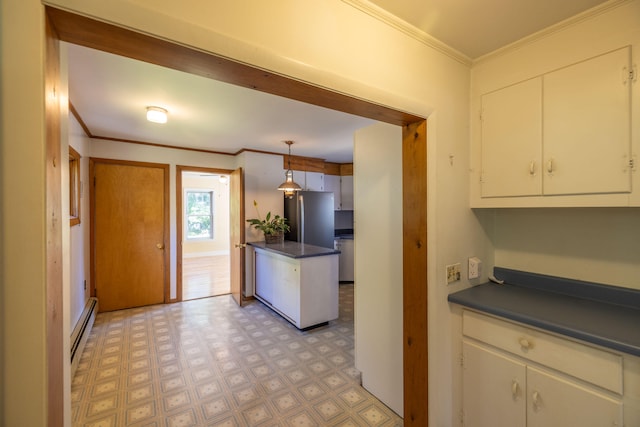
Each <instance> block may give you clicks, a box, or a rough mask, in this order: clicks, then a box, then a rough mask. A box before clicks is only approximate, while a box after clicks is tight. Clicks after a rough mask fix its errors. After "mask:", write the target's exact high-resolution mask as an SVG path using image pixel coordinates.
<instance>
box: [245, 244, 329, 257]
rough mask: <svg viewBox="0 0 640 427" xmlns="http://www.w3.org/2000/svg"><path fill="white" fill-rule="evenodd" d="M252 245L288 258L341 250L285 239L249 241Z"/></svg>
mask: <svg viewBox="0 0 640 427" xmlns="http://www.w3.org/2000/svg"><path fill="white" fill-rule="evenodd" d="M247 245H250V246H252V247H254V248H256V249H261V250H264V251H267V252H273V253H276V254H279V255H282V256H286V257H288V258H295V259H299V258H312V257H319V256H327V255H338V254H340V251H339V250H337V249H330V248H324V247H322V246H315V245H309V244H306V243H300V242H294V241H291V240H285V241H284V242H283V243H273V244H272V243H270V244H266V243H265V242H249V243H247Z"/></svg>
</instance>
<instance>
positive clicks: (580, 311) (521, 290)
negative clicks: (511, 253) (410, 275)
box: [448, 267, 640, 357]
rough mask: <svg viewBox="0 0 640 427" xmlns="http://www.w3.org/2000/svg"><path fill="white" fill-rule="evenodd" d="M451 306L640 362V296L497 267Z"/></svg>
mask: <svg viewBox="0 0 640 427" xmlns="http://www.w3.org/2000/svg"><path fill="white" fill-rule="evenodd" d="M494 271H495V273H494V274H495V276H496V277H498V278H501V277H506V278H508V281H507V280H505V283H504V284H502V285H499V284H495V283H484V284H481V285H477V286H473V287H471V288H468V289H465V290H462V291H459V292H455V293H452V294H450V295H449V296H448V300H449V302H452V303H455V304H458V305H461V306H464V307H468V308H472V309H474V310H477V311H480V312H485V313H488V314H493V315H496V316H499V317H503V318H506V319H509V320H513V321H516V322H520V323H522V324H526V325H530V326H534V327H537V328H540V329H543V330H547V331H550V332H555V333H558V334H562V335H566V336H569V337H572V338H576V339H580V340H582V341H585V342H588V343H592V344H596V345H600V346H602V347H605V348H609V349H613V350H617V351H620V352H623V353H628V354H631V355H634V356H638V357H640V332H639V329H638V328H637V327H636V325H638V324H640V305H639V304H638V298H640V291H636V290H633V289H627V288H618V287H615V286H608V285H600V284H594V283H589V282H578V281H575V280H571V279H562V278H555V277H551V276H544V275H536V274H534V273H526V272H518V271H516V270H508V269H502V268H499V267H496V269H495V270H494Z"/></svg>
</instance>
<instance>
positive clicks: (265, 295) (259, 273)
mask: <svg viewBox="0 0 640 427" xmlns="http://www.w3.org/2000/svg"><path fill="white" fill-rule="evenodd" d="M255 257H256V258H255V260H256V266H255V275H256V284H255V285H256V291H255V292H256V295H258V296H259V297H260V298H262V299H263V300H265V301H266V302H268V303H269V304H273V291H274V278H275V275H276V271H275V268H274V265H275V264H274V262H273V258H272V257H270V256H268V255H265V254H263V253H261V252H259V251H255Z"/></svg>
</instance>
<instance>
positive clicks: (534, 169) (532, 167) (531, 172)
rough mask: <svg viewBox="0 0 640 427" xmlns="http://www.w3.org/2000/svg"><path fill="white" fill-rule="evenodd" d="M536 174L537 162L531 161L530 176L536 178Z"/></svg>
mask: <svg viewBox="0 0 640 427" xmlns="http://www.w3.org/2000/svg"><path fill="white" fill-rule="evenodd" d="M535 174H536V161H535V160H531V163H529V175H531V176H534V175H535Z"/></svg>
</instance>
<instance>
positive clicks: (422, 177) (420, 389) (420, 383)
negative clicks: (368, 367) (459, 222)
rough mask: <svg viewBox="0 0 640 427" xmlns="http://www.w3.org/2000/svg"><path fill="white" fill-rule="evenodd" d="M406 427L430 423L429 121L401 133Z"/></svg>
mask: <svg viewBox="0 0 640 427" xmlns="http://www.w3.org/2000/svg"><path fill="white" fill-rule="evenodd" d="M402 216H403V221H402V233H403V244H402V250H403V253H402V256H403V269H402V271H403V273H402V274H403V300H404V303H403V305H404V316H403V330H404V334H403V335H404V336H403V338H404V349H403V362H404V425H405V426H415V427H423V426H426V425H428V424H429V414H428V411H429V409H428V407H429V405H428V402H429V381H428V380H429V375H428V365H429V360H428V333H427V331H428V329H427V328H428V320H427V308H428V297H427V295H428V294H427V288H428V283H427V122H426V121H425V120H423V121H420V122H417V123H412V124H410V125H407V126H404V127H403V129H402Z"/></svg>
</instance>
